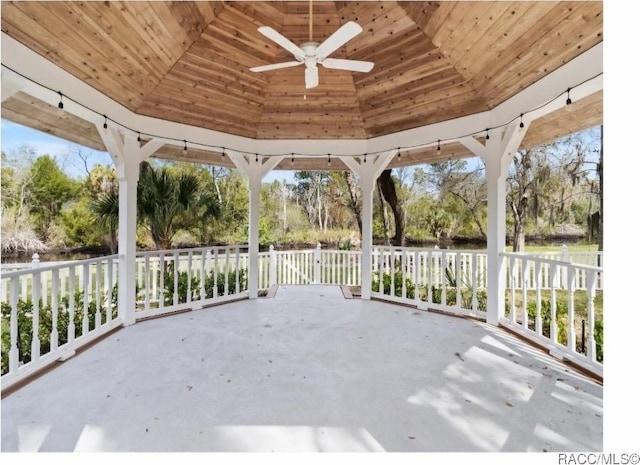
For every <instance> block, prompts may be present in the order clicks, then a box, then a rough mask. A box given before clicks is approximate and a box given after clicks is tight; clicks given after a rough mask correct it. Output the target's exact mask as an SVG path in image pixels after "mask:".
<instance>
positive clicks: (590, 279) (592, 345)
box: [585, 270, 598, 362]
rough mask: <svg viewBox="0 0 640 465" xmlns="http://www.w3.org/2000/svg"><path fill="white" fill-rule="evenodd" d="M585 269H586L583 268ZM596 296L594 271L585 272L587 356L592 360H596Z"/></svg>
mask: <svg viewBox="0 0 640 465" xmlns="http://www.w3.org/2000/svg"><path fill="white" fill-rule="evenodd" d="M585 271H586V270H585ZM595 297H596V272H595V271H592V270H590V271H588V274H587V325H588V329H587V334H588V339H587V356H588V357H589V360H591V361H592V362H597V355H598V354H597V351H596V340H595V334H594V333H595V309H594V300H595Z"/></svg>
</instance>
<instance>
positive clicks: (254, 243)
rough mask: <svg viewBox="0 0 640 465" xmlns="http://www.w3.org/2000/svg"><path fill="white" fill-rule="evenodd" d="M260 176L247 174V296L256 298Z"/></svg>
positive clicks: (258, 259) (258, 263)
mask: <svg viewBox="0 0 640 465" xmlns="http://www.w3.org/2000/svg"><path fill="white" fill-rule="evenodd" d="M261 187H262V176H261V175H260V173H259V172H258V173H255V172H252V173H251V174H250V176H249V298H250V299H257V298H258V274H259V272H260V270H259V266H260V256H259V253H260V235H259V231H258V228H259V222H260V188H261Z"/></svg>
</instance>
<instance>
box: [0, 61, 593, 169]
mask: <svg viewBox="0 0 640 465" xmlns="http://www.w3.org/2000/svg"><path fill="white" fill-rule="evenodd" d="M2 68H6V69H8V70H10V71H12V72H14V73H16V74H17V75H18V76H20V77H22V78H23V79H25V80H27V81H29V82H32V83H34V84H36V85H38V86H40V87H41V88H43V89H47V90H49V91H51V92H55V93H56V94H58V95H59V96H60V101H59V102H58V111H59V112H60V113H62V112H63V110H64V102H63V98H62V97H63V94H62V92H61V91H57V90H55V89H52V88H51V87H48V86H46V85H44V84H41V83H39V82H37V81H35V80H33V79H31V78H29V77H27V76H25V75H23V74H21V73H20V72H18V71H16V70H14V69H12V68H11V67H8V66H6V65H4V64H3V65H2ZM602 74H603V73H602V72H600V73H598V74H596V75H594V76H592V77H590V78H587V79H585V80H584V81H582V82H580V83H577V84H576V85H574V86H573V87H568V88H567V90H565V91H563V92H562V93H560V94H559V95H558V96H557V97H556V98H555V99H551V100H549V101H547V102H546V103H543V104H540V105H538V106H537V107H535V108H532V109H530V110H528V111H525V112H524V113H521V114H520V115H519V116H520V123H519V126H520V128H521V129H524V121H523V118H524V115H525V114H528V113H532V112H535V111H537V110H540V109H542V108H544V107H546V106H548V105H551V104H553V102H554V101H555V100H556V99H557V98H559V97H562V95H563V94H565V93H566V96H567V99H566V104H567V105H571V104H572V103H573V102H572V100H571V90H572V89H573V88H576V87H578V86H581V85H583V84H586V83H588V82H590V81H593V80H594V79H597V78H599V77H601V76H602ZM64 98H66V99H68V100H70V101H71V102H73V103H74V104H76V105H78V106H79V107H82V108H84V109H86V110H88V111H90V112H92V113H94V114H97V115H100V113H99V112H98V111H96V110H94V109H93V108H90V107H88V106H87V105H85V104H83V103H81V102H78V101H76V100H74V99H73V98H70V97H69V96H67V95H64ZM102 116H103V118H104V123H103V125H102V127H103V128H104V129H107V128H108V121H109V118H108V117H107V115H106V114H104V115H102ZM517 118H518V117H517V116H516V117H515V118H513V119H511V120H510V121H508V122H506V123H504V124H502V125H498V126H495V127H493V128H491V129H499V128H501V127H506V126H507V125H509V124H511V123H512V122H513V121H515V120H517ZM112 121H113V122H114V123H116V124H117V125H118V126H119V127H120V128H122V129H124V130H128V131H131V132H133V133H137V134H138V140H139V141H140V137H141V133H140V132H139V131H137V130H136V129H133V128H131V127H128V126H127V125H124V124H122V123H118V122H117V121H114V120H112ZM489 130H490V129H489V128H487V129H485V132H486V134H485V139H486V140H489V138H490V137H489ZM145 134H146V135H147V136H149V137H150V138H159V139H164V140H167V141H175V142H178V141H179V139H175V138H171V137H163V136H159V135H155V134H149V133H145ZM479 134H481V131H478V132H472V133H468V134H462V135H459V136H456V137H453V138H450V139H446V141H449V140H458V139H462V138H464V137H469V136H475V135H479ZM183 142H184V143H185V153H186V140H184V141H183ZM430 143H432V142H423V143H420V144H416V145H412V146H406V147H398V153H397V156H398V158H400V157H401V153H400V152H401V150H402V149H404V150H408V151H410V150H413V149H416V148H419V147H423V146H427V145H429V144H430ZM440 143H441V140H440V139H438V146H440ZM199 145H200V146H202V147H206V148H210V149H217V150H219V149H220V147H219V146H214V145H209V144H202V143H201V144H199ZM225 151H226V149H225V148H224V147H223V148H222V156H223V157H225V156H226V152H225ZM237 151H238V152H239V153H244V154H246V155H250V153H251V152H244V151H242V150H237ZM256 156H257V154H256ZM274 156H277V155H275V154H274ZM294 156H295V153H294V152H292V153H291V164H292V165H293V163H294ZM352 156H354V157H355V156H357V155H356V154H354V155H352ZM362 162H363V163H366V162H367V154H366V153H365V154H363V158H362Z"/></svg>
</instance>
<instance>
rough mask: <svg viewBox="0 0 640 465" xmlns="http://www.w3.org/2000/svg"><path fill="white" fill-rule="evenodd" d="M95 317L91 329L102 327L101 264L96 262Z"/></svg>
mask: <svg viewBox="0 0 640 465" xmlns="http://www.w3.org/2000/svg"><path fill="white" fill-rule="evenodd" d="M95 267H96V315H95V320H94V321H95V323H94V325H93V329H98V328H100V326H102V310H101V307H102V288H101V287H100V284H101V281H102V263H101V262H96V263H95Z"/></svg>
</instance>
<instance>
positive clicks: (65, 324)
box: [0, 255, 122, 389]
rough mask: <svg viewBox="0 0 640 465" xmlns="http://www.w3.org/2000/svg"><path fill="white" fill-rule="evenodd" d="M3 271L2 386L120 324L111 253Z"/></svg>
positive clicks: (114, 259)
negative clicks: (85, 258)
mask: <svg viewBox="0 0 640 465" xmlns="http://www.w3.org/2000/svg"><path fill="white" fill-rule="evenodd" d="M34 259H35V260H34V263H32V264H31V267H30V268H29V269H23V270H19V271H9V272H3V273H2V278H1V283H2V284H1V287H0V289H1V296H0V300H1V304H2V387H3V389H4V388H6V387H9V386H10V385H12V384H13V383H15V382H16V381H18V380H19V379H22V378H24V377H25V376H28V375H29V374H32V373H34V372H35V371H37V370H39V369H41V368H43V367H45V366H47V365H49V364H50V363H53V362H55V361H56V360H60V359H64V358H67V357H69V356H71V355H73V354H74V353H75V351H76V350H77V349H78V348H79V347H81V346H83V345H84V344H86V343H88V342H90V341H92V340H94V339H95V338H96V337H98V336H101V335H103V334H105V333H106V332H108V331H110V330H112V329H114V328H115V327H117V326H120V325H121V324H122V322H121V320H120V318H119V317H118V311H117V305H116V301H117V286H116V283H117V282H118V270H119V258H118V256H117V255H111V256H108V257H100V258H94V259H89V260H81V261H75V262H72V263H64V264H55V265H50V264H40V263H39V262H38V261H37V257H34Z"/></svg>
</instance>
